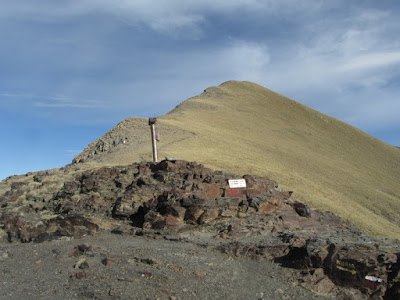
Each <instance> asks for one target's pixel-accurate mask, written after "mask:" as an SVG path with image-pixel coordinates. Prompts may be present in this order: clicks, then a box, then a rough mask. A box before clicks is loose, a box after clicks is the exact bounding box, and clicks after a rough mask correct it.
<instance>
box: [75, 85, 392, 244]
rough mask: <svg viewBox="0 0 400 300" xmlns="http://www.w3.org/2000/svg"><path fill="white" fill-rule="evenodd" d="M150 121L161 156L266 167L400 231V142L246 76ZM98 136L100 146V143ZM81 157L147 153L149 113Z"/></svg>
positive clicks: (305, 192) (377, 226)
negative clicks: (157, 135)
mask: <svg viewBox="0 0 400 300" xmlns="http://www.w3.org/2000/svg"><path fill="white" fill-rule="evenodd" d="M157 129H158V130H159V131H160V134H161V141H160V143H159V151H160V157H161V158H163V157H164V156H167V157H176V158H180V159H186V160H195V161H198V162H201V163H203V164H205V165H206V166H208V167H211V168H214V169H223V170H227V171H230V172H233V173H238V174H244V173H250V174H257V175H261V176H268V177H270V178H272V179H274V180H276V181H278V182H279V183H280V184H281V185H282V187H283V188H284V189H286V190H294V191H295V194H294V198H295V199H297V200H299V201H304V202H306V203H308V204H309V205H310V206H312V207H313V208H317V209H320V210H330V211H333V212H334V213H336V214H338V215H340V216H342V217H344V218H346V219H349V220H351V221H352V222H353V223H355V224H356V225H358V226H359V227H360V228H362V229H364V230H366V231H367V232H369V233H371V234H375V235H382V236H388V237H395V238H400V219H399V214H400V183H399V178H400V151H399V149H397V148H396V147H394V146H391V145H389V144H386V143H384V142H382V141H380V140H378V139H376V138H374V137H372V136H370V135H368V134H366V133H365V132H363V131H361V130H358V129H356V128H354V127H352V126H350V125H348V124H346V123H344V122H341V121H338V120H336V119H334V118H332V117H329V116H327V115H324V114H321V113H319V112H317V111H315V110H313V109H310V108H309V107H307V106H305V105H302V104H300V103H298V102H295V101H293V100H291V99H289V98H286V97H284V96H282V95H279V94H277V93H275V92H273V91H271V90H268V89H266V88H264V87H261V86H259V85H256V84H254V83H250V82H237V81H229V82H226V83H223V84H222V85H220V86H219V87H211V88H208V89H206V90H205V92H204V93H202V94H201V95H199V96H197V97H194V98H191V99H188V100H186V101H184V102H183V103H181V104H180V105H179V106H178V107H176V108H175V109H174V110H173V111H171V112H169V113H168V114H166V115H163V116H161V117H159V118H158V123H157ZM122 139H126V142H125V143H123V142H121V140H122ZM99 143H100V145H101V144H106V145H107V146H106V147H105V148H104V147H103V148H102V149H101V151H100V148H101V147H100V148H96V147H98V145H99ZM96 145H97V146H96ZM96 149H97V151H96ZM95 152H97V153H96V154H95ZM80 159H83V160H84V161H85V162H86V163H88V164H95V165H99V164H101V165H107V164H108V165H113V164H124V163H129V162H133V161H138V160H139V161H140V160H151V143H150V129H149V126H148V124H147V119H138V118H131V119H127V120H125V121H123V122H121V123H120V124H119V125H117V126H116V127H115V128H113V129H112V130H111V131H110V132H108V133H107V134H106V135H105V136H103V137H102V138H100V139H99V140H97V141H95V142H93V143H92V144H90V145H89V146H88V147H87V148H86V149H85V151H84V152H83V153H82V154H80V155H79V156H78V157H77V160H80Z"/></svg>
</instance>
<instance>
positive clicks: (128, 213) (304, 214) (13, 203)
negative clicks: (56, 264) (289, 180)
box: [0, 160, 400, 299]
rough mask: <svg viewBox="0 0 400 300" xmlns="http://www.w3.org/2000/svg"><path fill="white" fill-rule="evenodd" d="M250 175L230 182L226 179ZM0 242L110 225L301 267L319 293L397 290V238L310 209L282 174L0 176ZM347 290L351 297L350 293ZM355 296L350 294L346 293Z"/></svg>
mask: <svg viewBox="0 0 400 300" xmlns="http://www.w3.org/2000/svg"><path fill="white" fill-rule="evenodd" d="M234 179H244V181H245V183H246V186H245V187H239V188H234V187H231V186H230V185H229V183H228V180H234ZM0 192H1V194H0V207H1V208H0V213H1V216H0V224H1V228H2V230H3V232H5V236H4V238H3V242H24V243H27V242H36V243H37V242H45V241H50V240H54V239H58V238H60V237H75V238H79V237H82V236H85V235H88V234H89V235H91V234H96V233H98V232H102V231H108V232H112V233H116V234H127V235H133V236H138V235H140V236H142V235H149V236H162V237H163V238H165V239H168V240H175V241H178V242H190V243H194V244H198V245H206V246H207V247H211V248H212V249H216V250H218V251H220V252H222V253H226V254H227V255H230V256H232V257H251V258H254V259H258V260H268V261H274V262H276V263H278V264H280V265H282V266H284V267H288V268H291V269H295V270H298V271H299V272H298V280H299V282H300V284H301V285H302V286H304V287H306V288H307V289H309V290H312V291H314V292H316V293H323V294H329V293H331V294H332V293H337V292H338V290H343V289H344V290H346V289H347V288H352V289H355V290H356V291H357V292H353V293H352V297H354V298H353V299H364V298H371V299H398V298H399V296H400V273H399V270H400V246H399V243H398V241H397V240H392V239H380V238H372V237H369V236H367V235H365V234H364V233H363V232H361V231H360V230H358V229H357V228H356V227H354V226H353V225H352V224H350V223H349V222H346V221H344V220H342V219H341V218H339V217H337V216H335V215H333V214H332V213H329V212H319V211H312V210H310V208H309V207H308V206H307V205H306V204H304V203H300V202H297V201H295V200H293V199H292V192H285V191H282V190H281V189H280V188H279V186H278V184H277V182H275V181H273V180H270V179H268V178H262V177H258V176H252V175H244V176H238V175H235V174H230V173H226V172H223V171H212V170H210V169H207V168H205V167H204V166H203V165H201V164H198V163H196V162H187V161H180V160H177V161H168V160H164V161H162V162H160V163H150V162H143V163H135V164H131V165H127V166H118V167H102V168H98V169H93V170H79V169H77V166H74V165H70V166H66V167H65V168H61V169H59V170H53V171H42V172H37V173H30V174H27V175H26V176H15V177H11V178H8V179H7V180H5V181H3V182H2V183H1V184H0ZM349 297H350V296H349ZM349 299H351V298H349Z"/></svg>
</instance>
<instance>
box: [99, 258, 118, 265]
mask: <svg viewBox="0 0 400 300" xmlns="http://www.w3.org/2000/svg"><path fill="white" fill-rule="evenodd" d="M101 263H102V264H103V265H105V266H106V267H110V266H112V265H113V264H114V263H115V261H114V260H112V259H109V258H108V257H106V258H104V259H103V260H102V261H101Z"/></svg>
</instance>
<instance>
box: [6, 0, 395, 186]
mask: <svg viewBox="0 0 400 300" xmlns="http://www.w3.org/2000/svg"><path fill="white" fill-rule="evenodd" d="M0 5H1V6H0V7H1V9H0V39H1V47H0V122H1V123H0V125H1V131H0V140H1V141H2V145H1V147H0V157H1V158H0V163H1V167H0V179H3V178H5V177H7V176H9V175H13V174H23V173H26V172H29V171H38V170H42V169H48V168H54V167H60V166H63V165H65V164H67V163H70V162H71V160H72V159H73V156H74V155H76V154H78V153H79V152H81V151H82V150H83V149H84V147H85V146H86V145H87V144H89V143H90V142H91V141H93V140H95V139H97V138H99V137H100V136H101V135H102V134H104V133H105V132H106V131H107V130H109V129H110V128H112V127H113V126H115V125H116V124H117V123H118V122H120V121H122V120H123V119H125V118H127V117H133V116H137V117H149V116H157V115H161V114H164V113H166V112H168V111H169V110H171V109H173V108H174V107H175V106H176V105H177V104H179V103H180V102H182V101H183V100H185V99H187V98H189V97H192V96H195V95H197V94H199V93H201V92H202V91H203V90H204V89H205V88H207V87H209V86H215V85H219V84H221V83H222V82H224V81H227V80H247V81H253V82H256V83H258V84H261V85H263V86H265V87H267V88H269V89H272V90H274V91H276V92H279V93H281V94H284V95H286V96H288V97H290V98H292V99H294V100H296V101H299V102H301V103H304V104H306V105H308V106H310V107H312V108H314V109H317V110H319V111H321V112H323V113H325V114H328V115H331V116H333V117H336V118H338V119H340V120H342V121H345V122H347V123H350V124H351V125H353V126H356V127H358V128H360V129H362V130H364V131H366V132H368V133H370V134H372V135H374V136H376V137H377V138H379V139H381V140H383V141H385V142H387V143H390V144H393V145H398V146H400V117H399V112H400V68H399V67H400V32H399V31H400V14H399V13H400V1H397V0H393V1H385V0H382V1H351V0H347V1H341V0H335V1H317V0H308V1H293V0H276V1H272V0H265V1H263V0H229V1H228V0H196V1H194V0H168V1H167V0H164V1H162V0H113V1H106V0H69V1H68V0H65V1H54V0H35V1H32V0H15V1H5V0H0Z"/></svg>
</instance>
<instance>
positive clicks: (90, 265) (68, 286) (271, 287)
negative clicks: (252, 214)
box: [0, 233, 336, 300]
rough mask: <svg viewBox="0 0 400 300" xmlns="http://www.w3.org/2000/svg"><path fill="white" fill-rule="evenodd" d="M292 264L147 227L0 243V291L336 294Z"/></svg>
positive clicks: (109, 295) (113, 295)
mask: <svg viewBox="0 0 400 300" xmlns="http://www.w3.org/2000/svg"><path fill="white" fill-rule="evenodd" d="M294 272H295V270H291V269H287V268H282V267H280V266H279V265H278V264H276V263H273V262H271V261H268V260H252V259H249V258H243V257H231V256H229V255H227V254H223V253H220V252H218V251H216V250H214V249H213V248H212V247H207V246H199V245H196V244H194V243H188V242H183V241H171V240H167V239H164V238H163V237H154V236H147V235H144V236H134V235H126V234H124V235H119V234H111V233H101V234H97V235H95V236H87V237H83V238H80V239H61V240H55V241H51V242H44V243H41V244H6V243H2V244H0V274H1V275H0V289H1V293H0V299H298V300H302V299H304V300H305V299H336V297H335V296H327V295H325V296H324V295H315V294H313V293H311V292H309V291H308V290H306V289H304V288H303V287H301V286H300V285H299V284H298V282H297V280H296V276H295V273H294Z"/></svg>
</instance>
